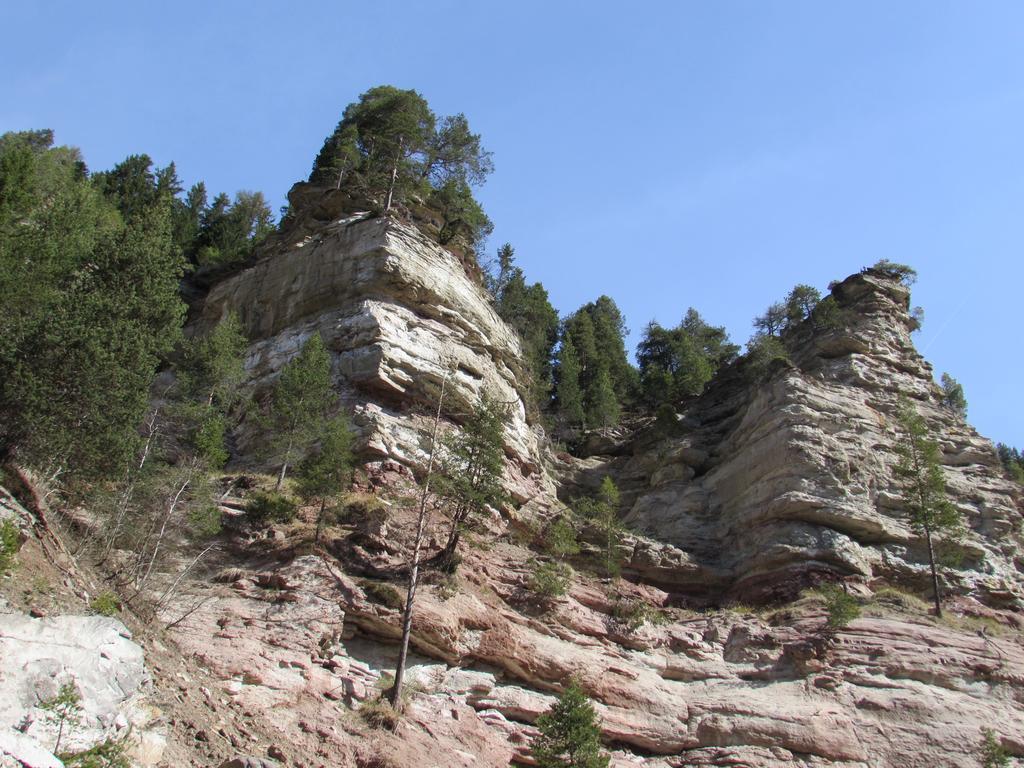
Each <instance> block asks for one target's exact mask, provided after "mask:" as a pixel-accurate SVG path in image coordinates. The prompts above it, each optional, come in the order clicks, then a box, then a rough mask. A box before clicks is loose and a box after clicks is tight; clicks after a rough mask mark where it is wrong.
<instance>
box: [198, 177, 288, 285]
mask: <svg viewBox="0 0 1024 768" xmlns="http://www.w3.org/2000/svg"><path fill="white" fill-rule="evenodd" d="M203 195H204V197H205V190H204V191H203ZM203 202H204V203H205V200H204V201H203ZM198 223H199V226H198V231H197V232H196V235H195V240H194V241H193V242H192V243H191V244H190V245H189V252H190V256H191V258H192V260H193V262H194V263H195V264H197V265H198V266H200V267H225V266H231V265H233V264H239V263H242V262H244V261H246V260H247V259H248V258H249V256H250V255H251V254H252V250H253V248H254V247H255V246H256V245H258V244H259V243H261V242H262V241H263V240H264V238H266V236H267V235H268V234H270V232H272V231H273V229H274V214H273V213H272V212H271V210H270V205H269V204H268V203H267V201H266V198H264V196H263V193H262V192H250V191H247V190H240V191H239V192H236V193H235V199H234V201H233V202H232V200H231V198H229V197H228V196H227V195H226V194H224V193H221V194H219V195H217V196H216V197H215V198H214V199H213V202H212V203H211V204H210V205H209V206H206V205H205V204H204V205H202V207H201V208H200V209H199V211H198Z"/></svg>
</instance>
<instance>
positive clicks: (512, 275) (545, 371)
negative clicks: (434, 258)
mask: <svg viewBox="0 0 1024 768" xmlns="http://www.w3.org/2000/svg"><path fill="white" fill-rule="evenodd" d="M498 265H499V270H498V275H497V277H495V279H494V280H493V282H492V285H491V286H490V287H491V292H492V294H493V296H494V304H495V309H496V310H497V312H498V315H500V316H501V319H502V320H504V321H505V322H506V323H508V324H509V325H511V326H512V327H513V328H514V329H515V330H516V332H518V334H519V338H520V339H521V340H522V342H523V352H524V355H525V358H526V362H527V364H528V366H529V370H530V382H529V384H530V401H531V405H532V406H533V407H534V408H536V409H539V410H546V409H547V408H548V406H549V405H550V401H551V392H552V386H553V370H552V364H551V360H552V354H553V350H554V347H555V344H556V343H557V342H558V312H556V311H555V308H554V307H553V306H551V301H550V300H549V299H548V292H547V291H546V290H545V289H544V286H543V285H541V284H540V283H533V284H532V285H527V283H526V277H525V276H524V274H523V270H522V269H520V268H519V267H517V266H515V251H514V250H513V248H512V246H511V245H509V244H508V243H505V245H503V246H502V247H501V248H500V249H498ZM574 364H575V366H576V367H575V374H574V377H573V378H572V386H575V387H577V390H578V388H579V361H578V360H576V361H575V363H574ZM576 402H577V403H578V404H579V408H580V415H579V422H582V420H583V416H582V407H583V406H582V400H581V399H580V397H579V394H578V392H577V395H576Z"/></svg>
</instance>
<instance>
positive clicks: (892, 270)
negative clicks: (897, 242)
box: [861, 259, 917, 288]
mask: <svg viewBox="0 0 1024 768" xmlns="http://www.w3.org/2000/svg"><path fill="white" fill-rule="evenodd" d="M861 272H874V273H877V274H880V275H882V276H883V277H887V278H889V279H890V280H899V281H900V282H901V283H902V284H903V285H904V286H906V287H908V288H909V287H910V286H911V285H913V284H914V283H915V282H916V281H917V270H916V269H914V268H913V267H911V266H908V265H906V264H897V263H896V262H893V261H889V260H888V259H882V260H880V261H877V262H875V264H874V266H872V267H864V269H862V270H861Z"/></svg>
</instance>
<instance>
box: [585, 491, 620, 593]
mask: <svg viewBox="0 0 1024 768" xmlns="http://www.w3.org/2000/svg"><path fill="white" fill-rule="evenodd" d="M574 509H575V511H576V513H577V514H578V515H580V516H581V517H583V518H585V519H587V520H589V521H590V522H591V523H592V524H593V525H594V526H595V527H596V528H597V531H598V534H599V536H600V543H601V561H602V565H603V567H604V572H605V576H606V577H607V578H614V577H616V576H618V575H619V571H620V570H621V562H620V554H619V546H620V545H621V542H622V533H623V531H624V530H625V529H624V527H623V525H622V521H620V520H619V489H618V488H617V487H616V485H615V482H614V481H613V480H612V479H611V478H610V477H607V476H606V477H605V478H604V479H603V480H601V487H600V489H599V490H598V492H597V496H596V497H595V498H593V499H577V500H576V502H575V504H574Z"/></svg>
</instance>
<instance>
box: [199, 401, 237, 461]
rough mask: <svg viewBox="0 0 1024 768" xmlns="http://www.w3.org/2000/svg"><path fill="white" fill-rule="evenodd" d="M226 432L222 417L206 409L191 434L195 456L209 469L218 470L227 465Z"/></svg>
mask: <svg viewBox="0 0 1024 768" xmlns="http://www.w3.org/2000/svg"><path fill="white" fill-rule="evenodd" d="M226 431H227V424H226V423H225V420H224V416H223V415H221V414H220V413H218V412H217V411H214V410H213V409H207V411H206V413H205V414H204V415H203V419H202V421H200V422H199V425H198V426H197V427H196V429H195V431H194V432H193V434H192V445H193V447H194V448H195V452H196V456H198V457H199V458H200V459H202V460H203V461H204V462H206V465H207V466H208V467H210V468H211V469H220V468H221V467H223V466H224V464H225V463H227V460H228V451H227V448H225V447H224V438H225V432H226Z"/></svg>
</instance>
